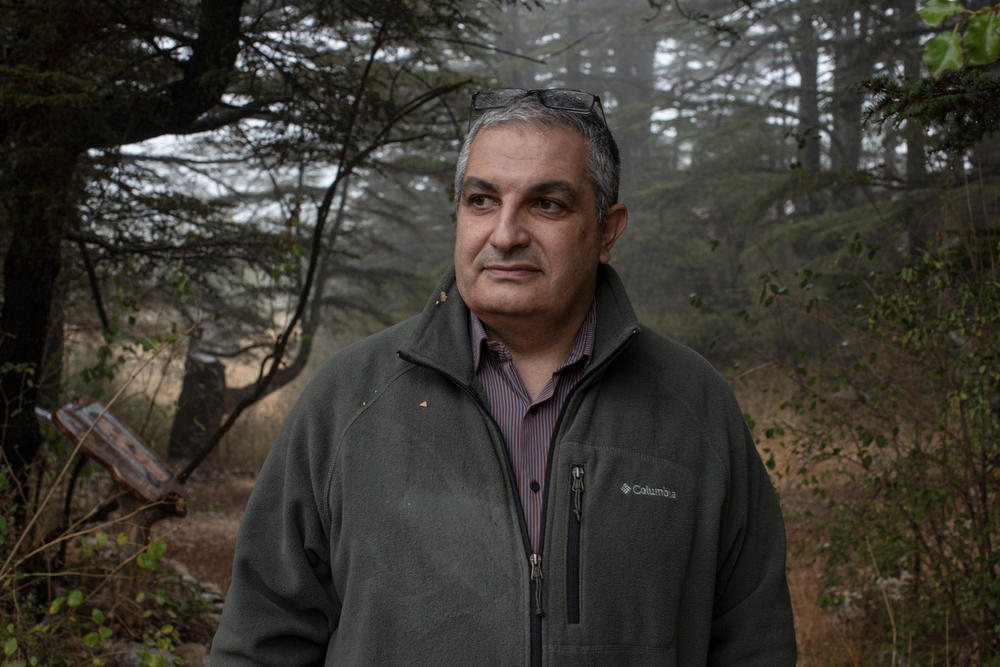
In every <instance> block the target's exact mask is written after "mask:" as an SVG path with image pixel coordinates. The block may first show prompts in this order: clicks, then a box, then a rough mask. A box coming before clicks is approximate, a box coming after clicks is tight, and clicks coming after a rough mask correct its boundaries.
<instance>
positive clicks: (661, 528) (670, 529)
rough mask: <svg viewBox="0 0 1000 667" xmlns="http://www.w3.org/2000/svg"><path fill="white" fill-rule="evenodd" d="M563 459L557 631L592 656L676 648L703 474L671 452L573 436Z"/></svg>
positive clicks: (554, 514) (558, 480)
mask: <svg viewBox="0 0 1000 667" xmlns="http://www.w3.org/2000/svg"><path fill="white" fill-rule="evenodd" d="M553 466H554V468H553V470H552V478H551V480H550V484H551V485H552V486H551V487H550V491H549V493H550V496H549V500H548V502H549V508H548V512H549V514H550V515H549V516H548V517H547V520H546V521H547V524H548V526H549V529H550V530H551V533H550V534H551V535H552V537H553V538H554V539H552V540H551V542H550V543H549V544H548V545H546V546H545V559H546V560H547V561H548V563H549V568H550V575H549V577H550V582H551V597H550V602H549V607H550V609H549V610H548V611H550V613H551V616H550V618H549V621H550V625H551V628H550V631H552V632H553V633H554V634H555V635H557V636H558V635H562V636H563V640H564V642H563V643H562V645H563V647H564V648H565V649H566V650H570V647H574V648H573V649H572V650H574V651H576V650H583V651H585V652H586V653H587V655H588V656H589V657H590V658H591V659H593V658H595V657H597V656H598V655H604V656H605V657H607V658H609V659H613V657H614V656H615V655H618V657H624V655H628V654H630V653H633V654H634V653H636V652H638V653H641V654H643V655H645V656H646V657H651V656H656V655H657V654H660V657H666V656H667V655H669V654H670V653H672V648H673V643H674V628H675V627H676V625H677V615H678V614H679V613H681V612H680V610H679V609H678V606H679V604H680V600H681V599H682V598H683V587H684V585H685V581H686V574H687V572H688V569H689V566H688V562H689V558H690V556H691V543H692V534H693V531H694V530H695V523H696V517H695V511H696V507H697V505H698V503H697V499H696V495H697V484H696V482H695V478H694V476H693V475H692V474H691V472H690V471H688V470H687V469H686V468H684V467H682V466H679V465H677V464H676V463H674V462H673V461H670V460H667V459H661V458H657V457H652V456H646V455H641V454H637V453H634V452H629V451H626V450H621V449H615V448H610V447H600V446H593V445H587V444H582V443H572V442H564V443H562V444H561V445H560V450H559V455H558V456H557V457H556V460H554V461H553ZM564 624H565V625H564ZM553 638H555V637H553ZM661 652H662V653H661Z"/></svg>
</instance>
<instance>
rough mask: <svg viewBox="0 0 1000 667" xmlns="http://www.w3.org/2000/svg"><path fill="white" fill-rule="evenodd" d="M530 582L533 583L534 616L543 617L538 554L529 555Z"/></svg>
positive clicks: (540, 568) (539, 558)
mask: <svg viewBox="0 0 1000 667" xmlns="http://www.w3.org/2000/svg"><path fill="white" fill-rule="evenodd" d="M529 561H530V562H531V580H532V581H533V582H535V615H536V616H544V615H545V612H544V611H543V610H542V557H541V556H539V555H538V554H531V558H530V559H529Z"/></svg>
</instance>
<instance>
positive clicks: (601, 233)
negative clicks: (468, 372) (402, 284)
mask: <svg viewBox="0 0 1000 667" xmlns="http://www.w3.org/2000/svg"><path fill="white" fill-rule="evenodd" d="M586 160H587V146H586V142H585V140H584V138H583V136H581V135H580V134H579V133H577V132H575V131H574V130H571V129H569V128H563V127H555V128H551V129H548V130H544V131H543V130H540V129H537V128H534V127H531V126H526V125H502V126H499V127H493V128H488V129H485V130H482V131H480V132H479V134H478V135H477V136H476V139H475V140H474V141H473V143H472V147H471V150H470V152H469V161H468V166H467V168H466V173H465V180H464V181H463V183H462V191H461V192H460V193H459V198H460V199H459V204H458V226H457V230H456V238H455V273H456V279H457V283H458V291H459V293H460V294H461V295H462V298H463V299H464V300H465V302H466V304H468V306H469V308H470V309H471V310H472V312H474V313H475V314H476V315H478V316H479V317H480V318H481V319H482V320H483V321H484V322H485V323H486V324H487V326H496V325H497V324H507V325H509V324H510V323H511V321H512V318H523V319H524V321H525V322H530V321H532V320H533V321H534V322H536V323H538V324H546V323H553V324H558V323H561V322H565V321H568V320H582V318H583V316H584V315H585V314H586V311H587V310H588V309H589V308H590V303H591V301H592V300H593V295H594V285H595V277H596V273H597V267H598V264H599V263H604V262H607V261H608V259H609V257H610V251H611V246H612V245H613V244H614V242H615V240H616V239H617V238H618V235H619V234H621V232H622V231H623V230H624V227H625V217H626V213H625V207H624V205H622V204H616V205H615V206H614V207H612V211H611V214H610V215H609V217H608V220H607V222H606V223H605V224H604V225H601V226H599V225H598V224H597V220H596V217H595V212H594V190H593V186H592V185H591V184H590V181H589V180H588V179H587V176H586ZM491 323H495V324H491Z"/></svg>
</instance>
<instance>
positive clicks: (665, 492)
mask: <svg viewBox="0 0 1000 667" xmlns="http://www.w3.org/2000/svg"><path fill="white" fill-rule="evenodd" d="M618 488H619V489H621V492H622V493H623V494H625V495H626V496H627V495H630V494H633V495H636V496H653V497H656V498H669V499H670V500H677V492H676V491H674V490H673V489H669V488H667V487H665V486H646V485H644V484H629V483H628V482H622V485H621V486H620V487H618Z"/></svg>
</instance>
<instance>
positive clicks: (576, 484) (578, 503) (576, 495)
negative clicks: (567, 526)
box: [572, 465, 583, 523]
mask: <svg viewBox="0 0 1000 667" xmlns="http://www.w3.org/2000/svg"><path fill="white" fill-rule="evenodd" d="M572 472H573V514H575V515H576V522H577V523H580V522H582V521H583V519H582V518H581V514H582V513H583V466H581V465H575V466H573V469H572Z"/></svg>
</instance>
